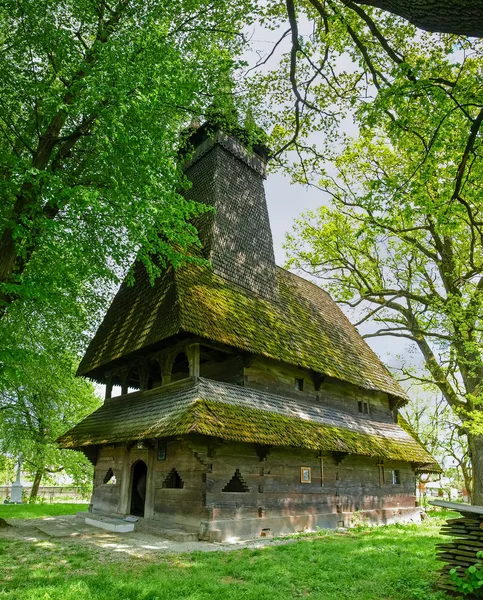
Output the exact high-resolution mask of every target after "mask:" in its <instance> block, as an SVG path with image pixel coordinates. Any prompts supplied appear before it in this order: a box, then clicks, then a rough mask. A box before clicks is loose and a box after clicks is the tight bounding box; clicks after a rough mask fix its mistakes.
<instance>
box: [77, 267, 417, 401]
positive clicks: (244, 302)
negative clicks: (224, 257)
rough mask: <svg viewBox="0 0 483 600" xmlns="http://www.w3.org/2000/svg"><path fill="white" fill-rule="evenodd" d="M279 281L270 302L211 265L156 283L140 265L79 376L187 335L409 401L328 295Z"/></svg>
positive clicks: (280, 274) (302, 283) (96, 374)
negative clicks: (160, 342) (197, 336)
mask: <svg viewBox="0 0 483 600" xmlns="http://www.w3.org/2000/svg"><path fill="white" fill-rule="evenodd" d="M277 281H278V288H279V297H278V299H277V300H269V299H266V298H262V297H260V296H258V295H256V294H254V293H252V292H250V291H248V290H246V289H245V288H243V287H241V286H239V285H237V284H236V283H233V282H231V281H228V280H226V279H223V278H222V277H219V276H218V275H216V274H214V273H213V271H212V270H211V269H210V268H208V267H201V266H197V265H194V264H186V265H183V266H181V267H179V268H178V269H177V270H176V271H173V270H172V269H168V271H166V272H165V273H163V274H162V275H161V276H160V278H159V279H158V280H157V281H156V283H155V285H154V286H151V285H150V282H149V279H148V277H147V276H146V274H145V273H144V272H143V271H142V268H141V267H136V283H135V285H134V286H133V287H129V286H127V285H126V284H123V285H122V286H121V289H120V291H119V293H118V295H117V296H116V297H115V299H114V301H113V303H112V305H111V307H110V308H109V310H108V312H107V314H106V317H105V319H104V321H103V323H102V325H101V327H100V328H99V330H98V332H97V333H96V336H95V337H94V339H93V340H92V342H91V344H90V345H89V348H88V349H87V352H86V355H85V357H84V358H83V360H82V362H81V365H80V367H79V373H80V374H82V375H86V376H88V377H93V378H94V379H95V378H97V379H102V373H103V368H102V366H106V365H107V364H108V363H110V362H111V361H113V360H117V359H119V358H120V357H124V358H125V357H128V356H130V355H132V354H133V353H135V352H139V351H140V350H141V349H142V348H144V347H146V346H150V345H152V344H155V343H157V342H159V341H161V340H165V339H168V338H169V337H171V336H173V335H175V334H177V333H179V332H187V333H191V334H195V335H199V336H200V337H202V338H207V339H210V340H213V341H216V342H221V343H224V344H227V345H229V346H232V347H235V348H239V349H241V350H244V351H247V352H251V353H253V354H258V355H262V356H266V357H269V358H274V359H276V360H280V361H283V362H285V363H288V364H293V365H297V366H300V367H304V368H308V369H312V370H314V371H316V372H318V373H321V374H325V375H330V376H332V377H335V378H337V379H340V380H341V381H347V382H350V383H352V384H355V385H358V386H361V387H363V388H366V389H371V390H380V391H383V392H386V393H388V394H391V395H394V396H397V397H399V398H405V394H404V392H403V391H402V389H401V388H400V387H399V385H398V383H397V382H396V381H395V380H394V379H393V377H392V376H391V375H390V374H389V372H388V371H387V370H386V368H385V367H384V365H383V364H382V363H381V361H380V360H379V358H378V357H377V356H376V355H375V354H374V353H373V352H372V350H371V349H370V348H369V346H368V345H367V344H366V343H365V342H364V340H363V339H362V338H361V337H360V335H359V334H358V332H357V330H356V329H355V327H354V326H353V325H351V323H350V322H349V321H348V320H347V318H346V317H345V316H344V314H343V313H342V311H341V310H340V309H339V307H338V306H337V305H336V304H335V302H333V301H332V300H331V298H330V297H329V296H328V294H326V293H325V292H324V291H323V290H322V289H321V288H319V287H318V286H316V285H314V284H312V283H310V282H309V281H306V280H304V279H302V278H300V277H297V276H296V275H294V274H292V273H289V272H288V271H285V270H284V269H281V268H278V267H277Z"/></svg>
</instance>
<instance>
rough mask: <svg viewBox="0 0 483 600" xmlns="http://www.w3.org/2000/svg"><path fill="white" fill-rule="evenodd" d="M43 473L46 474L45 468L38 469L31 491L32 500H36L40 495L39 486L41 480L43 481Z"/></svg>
mask: <svg viewBox="0 0 483 600" xmlns="http://www.w3.org/2000/svg"><path fill="white" fill-rule="evenodd" d="M43 475H44V470H43V469H37V471H36V472H35V477H34V482H33V484H32V490H31V492H30V499H29V501H30V502H35V499H36V498H37V496H38V495H39V487H40V482H41V481H42V477H43Z"/></svg>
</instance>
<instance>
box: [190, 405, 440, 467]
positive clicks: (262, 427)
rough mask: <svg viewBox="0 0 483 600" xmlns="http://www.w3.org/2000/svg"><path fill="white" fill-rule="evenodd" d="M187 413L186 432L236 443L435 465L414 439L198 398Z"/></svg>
mask: <svg viewBox="0 0 483 600" xmlns="http://www.w3.org/2000/svg"><path fill="white" fill-rule="evenodd" d="M190 416H191V418H192V419H193V423H192V425H191V427H190V430H189V433H200V434H204V435H210V436H217V437H221V438H223V439H227V440H232V441H238V442H256V443H259V444H264V445H270V446H288V447H297V448H309V449H311V450H326V451H337V452H347V453H349V454H360V455H364V456H374V457H382V458H386V459H391V460H402V461H406V462H414V463H419V464H425V465H427V464H429V463H431V464H434V465H435V466H437V465H436V463H435V462H434V459H433V458H432V456H431V455H430V454H429V453H428V452H427V451H426V450H425V449H424V448H423V447H422V446H421V445H420V444H419V443H417V442H416V440H414V441H412V440H411V441H410V440H407V439H405V440H396V439H388V438H386V437H382V436H377V435H371V434H364V433H360V432H357V431H351V430H350V429H342V428H339V427H334V426H330V425H325V424H322V423H316V422H314V421H306V420H304V419H297V418H295V417H287V416H284V415H280V414H276V413H269V412H265V411H262V410H258V409H253V408H245V407H241V406H233V405H228V404H223V403H221V402H212V401H206V400H198V401H197V402H196V403H195V404H194V405H193V406H192V407H190V409H189V411H188V413H187V414H186V415H185V418H186V419H187V421H189V418H190ZM184 433H188V431H185V432H184Z"/></svg>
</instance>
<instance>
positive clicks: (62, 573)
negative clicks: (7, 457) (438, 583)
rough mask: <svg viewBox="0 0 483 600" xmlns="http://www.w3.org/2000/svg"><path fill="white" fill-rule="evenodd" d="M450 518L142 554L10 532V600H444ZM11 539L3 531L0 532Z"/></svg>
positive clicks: (4, 566) (3, 553)
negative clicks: (443, 558) (444, 532)
mask: <svg viewBox="0 0 483 600" xmlns="http://www.w3.org/2000/svg"><path fill="white" fill-rule="evenodd" d="M441 523H442V520H441V518H434V517H433V518H430V519H428V520H427V521H425V522H424V523H423V524H422V525H407V526H402V525H393V526H386V527H379V528H372V529H361V530H357V531H356V530H352V531H350V532H346V533H328V532H319V533H318V534H316V535H312V536H310V537H305V538H301V539H300V540H297V541H295V542H293V543H290V544H287V545H278V546H276V545H272V546H267V547H265V548H261V549H243V550H236V551H232V552H210V553H201V552H195V553H191V554H179V555H164V556H163V555H160V554H157V555H156V554H150V555H149V556H148V557H146V556H144V557H143V558H133V557H132V556H127V555H125V554H123V553H113V552H110V551H107V550H106V549H105V548H104V549H101V548H98V547H96V549H95V550H94V551H93V550H92V546H90V547H89V548H87V547H86V546H84V545H82V544H79V543H75V542H73V541H67V540H65V539H55V538H52V539H49V540H43V541H37V542H35V541H30V542H24V541H8V540H7V539H5V538H4V539H1V538H0V600H13V599H18V600H20V599H21V600H34V599H35V600H37V599H38V600H40V599H42V600H61V599H62V600H112V599H116V600H188V599H189V600H292V599H297V598H309V599H314V600H315V599H317V600H319V599H320V600H376V599H377V600H437V599H438V600H439V599H442V598H446V596H445V595H444V594H442V593H441V592H434V591H433V583H434V581H435V579H436V571H437V569H438V568H439V564H438V563H437V561H436V560H435V559H434V545H435V543H436V542H437V541H438V540H440V539H441V538H440V537H439V534H438V529H439V526H440V525H441ZM0 535H1V534H0Z"/></svg>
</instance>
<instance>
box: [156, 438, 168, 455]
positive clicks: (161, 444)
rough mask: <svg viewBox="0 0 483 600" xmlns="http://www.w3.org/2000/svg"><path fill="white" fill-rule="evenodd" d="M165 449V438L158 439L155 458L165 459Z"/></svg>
mask: <svg viewBox="0 0 483 600" xmlns="http://www.w3.org/2000/svg"><path fill="white" fill-rule="evenodd" d="M167 450H168V445H167V443H166V440H165V439H164V440H158V453H157V457H156V458H157V459H158V460H166V454H167Z"/></svg>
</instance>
